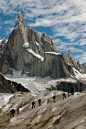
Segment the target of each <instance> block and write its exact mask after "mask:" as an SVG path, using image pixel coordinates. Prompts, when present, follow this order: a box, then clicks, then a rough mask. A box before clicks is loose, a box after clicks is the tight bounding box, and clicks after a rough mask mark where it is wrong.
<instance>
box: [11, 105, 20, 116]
mask: <svg viewBox="0 0 86 129" xmlns="http://www.w3.org/2000/svg"><path fill="white" fill-rule="evenodd" d="M17 114H19V107H18V108H17ZM14 115H15V109H12V110H11V111H10V116H13V117H14Z"/></svg>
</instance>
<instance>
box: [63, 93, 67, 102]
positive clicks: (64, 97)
mask: <svg viewBox="0 0 86 129" xmlns="http://www.w3.org/2000/svg"><path fill="white" fill-rule="evenodd" d="M64 99H66V94H65V92H64V93H63V100H64Z"/></svg>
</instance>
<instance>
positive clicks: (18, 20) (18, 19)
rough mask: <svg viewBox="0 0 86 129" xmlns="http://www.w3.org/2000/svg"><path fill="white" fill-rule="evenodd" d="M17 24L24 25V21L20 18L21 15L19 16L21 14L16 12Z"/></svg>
mask: <svg viewBox="0 0 86 129" xmlns="http://www.w3.org/2000/svg"><path fill="white" fill-rule="evenodd" d="M17 23H18V24H21V23H22V24H24V19H23V17H22V14H21V12H18V14H17Z"/></svg>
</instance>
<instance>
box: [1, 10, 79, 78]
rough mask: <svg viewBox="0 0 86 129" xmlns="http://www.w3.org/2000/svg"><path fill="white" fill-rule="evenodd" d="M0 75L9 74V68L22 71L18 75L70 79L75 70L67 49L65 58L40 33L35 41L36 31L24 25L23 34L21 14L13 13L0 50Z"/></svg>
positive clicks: (45, 36) (76, 67)
mask: <svg viewBox="0 0 86 129" xmlns="http://www.w3.org/2000/svg"><path fill="white" fill-rule="evenodd" d="M0 48H1V49H0V62H1V63H0V72H2V73H3V74H7V73H9V74H12V70H11V69H10V68H14V69H16V70H22V74H24V73H27V72H28V75H29V76H40V77H46V76H50V77H51V78H67V77H71V76H74V74H75V73H74V69H73V68H75V69H77V70H79V66H78V64H77V63H76V62H75V60H74V59H73V56H72V53H71V51H70V50H69V52H68V58H67V57H66V56H65V55H64V54H60V53H58V51H57V47H56V46H55V44H54V43H53V41H52V40H51V39H50V37H49V36H48V35H46V34H45V33H44V32H43V34H42V36H41V39H40V38H39V36H38V34H37V33H36V31H34V30H33V29H32V28H31V27H30V26H28V31H27V32H26V28H25V24H24V19H23V17H22V14H21V12H19V13H18V14H17V23H16V24H15V26H14V29H13V31H12V32H11V34H10V36H9V38H8V41H7V43H6V44H5V45H4V46H3V52H1V51H2V47H0Z"/></svg>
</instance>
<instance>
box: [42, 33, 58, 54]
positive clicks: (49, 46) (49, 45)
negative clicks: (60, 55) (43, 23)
mask: <svg viewBox="0 0 86 129" xmlns="http://www.w3.org/2000/svg"><path fill="white" fill-rule="evenodd" d="M41 41H42V43H43V50H44V52H49V51H53V52H57V48H56V46H55V44H54V43H53V41H52V40H51V39H50V37H49V36H48V35H46V34H45V33H44V32H43V34H42V36H41Z"/></svg>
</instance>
